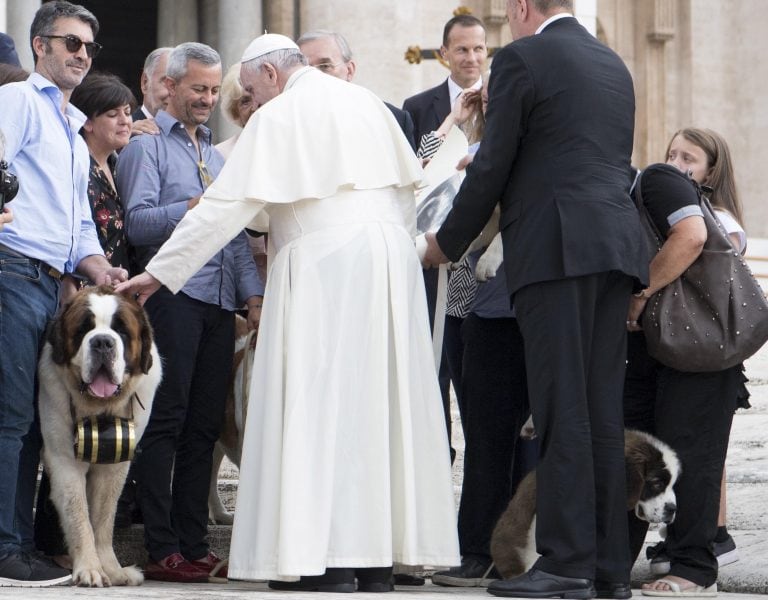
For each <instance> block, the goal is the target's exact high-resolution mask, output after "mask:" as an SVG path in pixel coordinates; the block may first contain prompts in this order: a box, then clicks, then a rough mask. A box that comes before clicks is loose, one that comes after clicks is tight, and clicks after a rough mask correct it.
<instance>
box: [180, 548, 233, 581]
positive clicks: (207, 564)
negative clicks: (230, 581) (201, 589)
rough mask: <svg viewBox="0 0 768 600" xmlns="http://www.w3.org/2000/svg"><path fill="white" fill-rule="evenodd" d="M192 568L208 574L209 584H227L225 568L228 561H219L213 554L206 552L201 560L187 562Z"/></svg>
mask: <svg viewBox="0 0 768 600" xmlns="http://www.w3.org/2000/svg"><path fill="white" fill-rule="evenodd" d="M189 562H190V563H191V564H192V566H193V567H195V568H197V569H200V570H201V571H205V572H206V573H208V581H209V582H210V583H227V566H228V565H229V560H227V559H221V558H219V557H218V556H216V555H215V554H214V553H213V552H208V554H207V555H206V556H204V557H203V558H198V559H197V560H190V561H189Z"/></svg>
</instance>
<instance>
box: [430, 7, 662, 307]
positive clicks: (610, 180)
mask: <svg viewBox="0 0 768 600" xmlns="http://www.w3.org/2000/svg"><path fill="white" fill-rule="evenodd" d="M634 98H635V97H634V89H633V85H632V78H631V77H630V74H629V72H628V71H627V68H626V67H625V66H624V63H623V62H622V61H621V59H620V58H619V57H618V56H617V55H616V54H615V53H614V52H613V51H612V50H610V49H609V48H607V47H606V46H604V45H603V44H601V43H600V42H599V41H597V40H596V39H595V38H594V37H593V36H592V35H591V34H589V32H587V30H586V29H584V28H583V27H582V26H581V25H580V24H579V23H578V21H577V20H576V19H575V18H573V17H567V18H563V19H560V20H557V21H554V22H553V23H551V24H550V25H549V26H548V27H546V28H545V29H544V31H543V32H542V33H541V34H539V35H533V36H530V37H526V38H522V39H520V40H518V41H515V42H513V43H511V44H509V45H508V46H506V47H505V48H503V49H502V50H500V51H499V52H498V53H497V54H496V55H495V57H494V60H493V68H492V69H491V80H490V82H489V104H488V112H487V114H486V117H487V122H486V128H485V136H484V138H483V142H482V144H481V145H480V150H479V151H478V153H477V155H476V156H475V159H474V162H473V163H472V165H471V166H470V167H469V168H468V169H467V177H466V179H465V180H464V183H463V185H462V186H461V190H460V191H459V194H458V195H457V196H456V199H455V202H454V208H453V210H452V211H451V213H450V214H449V215H448V218H447V219H446V221H445V223H444V224H443V226H442V227H441V228H440V230H439V231H438V233H437V240H438V243H439V244H440V247H441V249H442V250H443V252H444V253H445V254H446V255H447V256H448V257H449V258H451V259H453V260H456V259H458V258H459V257H460V256H461V255H462V254H463V252H464V251H465V250H466V248H467V247H468V246H469V244H470V243H471V241H472V240H473V239H474V238H475V237H476V236H477V234H479V233H480V231H481V229H482V228H483V226H484V225H485V223H486V222H487V221H488V218H489V217H490V216H491V213H492V211H493V208H494V206H495V205H496V204H497V203H499V202H500V203H501V221H500V224H499V228H500V229H501V231H502V238H503V241H504V264H505V269H506V274H507V282H508V287H509V291H510V293H511V294H514V293H515V292H516V291H517V290H519V289H520V288H521V287H524V286H526V285H528V284H531V283H536V282H541V281H552V280H557V279H563V278H569V277H578V276H581V275H588V274H594V273H602V272H606V271H621V272H624V273H626V274H627V275H630V276H633V277H635V278H636V279H638V280H640V282H642V283H645V282H647V279H648V273H647V268H648V261H647V256H646V252H645V248H644V246H643V237H642V230H641V227H640V219H639V216H638V213H637V210H636V209H635V207H634V205H633V203H632V200H631V199H630V197H629V187H630V184H631V167H630V156H631V153H632V138H633V133H634V112H635V100H634Z"/></svg>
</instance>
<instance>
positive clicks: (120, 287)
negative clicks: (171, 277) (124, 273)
mask: <svg viewBox="0 0 768 600" xmlns="http://www.w3.org/2000/svg"><path fill="white" fill-rule="evenodd" d="M161 285H162V284H161V283H160V282H159V281H158V280H157V279H155V278H154V277H152V275H150V274H149V273H147V272H146V271H144V272H143V273H141V274H140V275H136V276H135V277H131V278H130V279H129V280H128V281H124V282H122V283H119V284H117V286H116V287H115V291H116V292H117V293H118V294H125V295H126V296H134V297H135V298H136V301H137V302H138V303H139V304H141V305H142V306H144V303H145V302H146V301H147V298H149V297H150V296H151V295H152V294H154V293H155V292H156V291H157V290H159V289H160V286H161Z"/></svg>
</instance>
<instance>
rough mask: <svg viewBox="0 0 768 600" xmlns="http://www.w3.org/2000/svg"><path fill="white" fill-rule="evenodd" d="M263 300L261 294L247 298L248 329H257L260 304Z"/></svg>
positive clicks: (259, 318) (259, 317)
mask: <svg viewBox="0 0 768 600" xmlns="http://www.w3.org/2000/svg"><path fill="white" fill-rule="evenodd" d="M263 302H264V297H263V296H253V297H251V298H249V299H248V303H247V306H248V316H247V317H246V320H247V321H248V331H254V330H256V331H258V330H259V323H261V305H262V303H263Z"/></svg>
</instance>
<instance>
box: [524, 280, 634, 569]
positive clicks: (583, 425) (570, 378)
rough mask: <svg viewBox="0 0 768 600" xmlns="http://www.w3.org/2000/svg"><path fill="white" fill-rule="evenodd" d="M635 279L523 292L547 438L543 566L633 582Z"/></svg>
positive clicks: (540, 479)
mask: <svg viewBox="0 0 768 600" xmlns="http://www.w3.org/2000/svg"><path fill="white" fill-rule="evenodd" d="M631 287H632V281H631V279H630V278H629V277H628V276H626V275H624V274H622V273H618V272H605V273H596V274H593V275H587V276H583V277H574V278H569V279H562V280H555V281H546V282H541V283H535V284H531V285H528V286H525V287H524V288H522V289H520V290H519V291H518V292H517V293H516V294H515V297H514V302H515V310H516V313H517V319H518V323H519V325H520V330H521V331H522V334H523V340H524V344H525V362H526V370H527V375H528V393H529V400H530V404H531V411H532V414H533V420H534V425H535V426H536V431H537V434H538V437H539V445H540V455H539V464H538V467H537V475H536V477H537V518H536V545H537V550H538V552H539V554H541V557H540V558H539V560H538V561H537V562H536V565H535V568H538V569H541V570H543V571H546V572H549V573H554V574H556V575H562V576H566V577H580V578H588V579H599V580H602V581H606V582H620V581H624V582H626V581H629V575H630V568H631V564H630V559H629V542H628V533H627V511H626V483H625V469H624V429H623V427H624V421H623V411H622V390H623V387H624V367H625V356H626V318H627V309H628V306H629V298H630V292H631Z"/></svg>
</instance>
